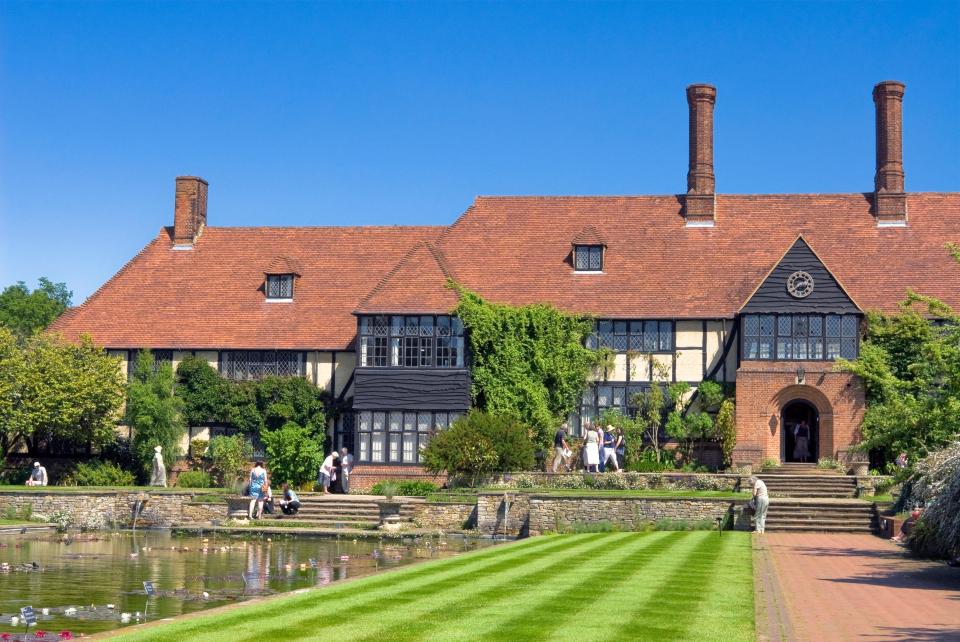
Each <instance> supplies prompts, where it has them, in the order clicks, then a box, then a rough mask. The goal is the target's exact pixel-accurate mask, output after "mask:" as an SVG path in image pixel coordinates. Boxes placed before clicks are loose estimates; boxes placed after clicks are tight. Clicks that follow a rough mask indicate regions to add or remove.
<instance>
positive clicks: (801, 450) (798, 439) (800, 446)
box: [793, 419, 810, 462]
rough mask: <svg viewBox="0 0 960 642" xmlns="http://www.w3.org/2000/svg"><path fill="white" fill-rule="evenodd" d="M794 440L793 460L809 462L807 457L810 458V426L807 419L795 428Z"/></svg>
mask: <svg viewBox="0 0 960 642" xmlns="http://www.w3.org/2000/svg"><path fill="white" fill-rule="evenodd" d="M793 438H794V446H793V458H794V459H799V460H800V461H803V462H805V461H807V457H809V456H810V426H808V425H807V421H806V419H804V420H802V421H801V422H800V423H798V424H797V425H795V426H794V427H793Z"/></svg>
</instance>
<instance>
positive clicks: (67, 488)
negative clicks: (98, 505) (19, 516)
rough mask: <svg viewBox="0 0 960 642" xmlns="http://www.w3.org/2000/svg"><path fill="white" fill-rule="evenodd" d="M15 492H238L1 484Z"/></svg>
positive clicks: (226, 491) (225, 492)
mask: <svg viewBox="0 0 960 642" xmlns="http://www.w3.org/2000/svg"><path fill="white" fill-rule="evenodd" d="M2 491H15V492H17V493H48V492H51V491H55V492H58V493H103V492H111V493H137V492H144V493H197V494H203V495H231V494H235V493H236V491H234V490H233V489H230V488H179V487H176V486H171V487H167V488H161V487H159V486H25V485H23V486H19V485H10V484H0V492H2Z"/></svg>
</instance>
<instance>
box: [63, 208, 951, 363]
mask: <svg viewBox="0 0 960 642" xmlns="http://www.w3.org/2000/svg"><path fill="white" fill-rule="evenodd" d="M871 199H872V195H870V194H797V195H757V196H752V195H751V196H748V195H742V196H738V195H729V196H726V195H719V196H717V199H716V212H717V220H716V226H715V227H712V228H703V227H698V228H687V227H685V226H684V219H683V216H682V210H681V199H680V197H677V196H625V197H480V198H477V199H476V201H475V202H474V204H473V205H471V206H470V208H468V209H467V211H466V212H465V213H464V214H463V215H462V216H461V217H460V218H459V219H458V220H457V221H456V222H455V223H454V224H453V225H451V226H450V227H447V228H437V227H420V228H417V227H394V228H382V227H381V228H376V227H374V228H356V227H352V228H270V227H262V228H218V227H211V228H206V230H205V231H204V233H203V235H202V236H201V237H200V238H199V240H198V241H197V243H196V246H195V248H194V249H193V250H190V251H177V250H172V249H171V246H172V243H171V239H170V232H169V229H166V230H164V231H162V232H161V234H160V235H159V236H158V237H157V238H156V239H154V240H153V241H152V242H151V243H150V244H149V245H147V247H145V248H144V249H143V250H142V251H141V252H140V253H139V254H138V255H137V256H136V257H134V258H133V259H132V260H131V261H130V263H128V264H127V265H126V266H124V268H123V269H122V270H120V272H118V273H117V275H116V276H114V277H113V278H112V279H110V280H109V281H108V282H107V283H106V284H104V286H103V287H102V288H101V289H100V290H98V291H97V293H95V294H94V295H93V296H92V297H90V299H89V300H88V301H87V302H86V303H84V304H83V305H82V306H80V307H79V308H76V309H74V310H71V311H69V312H67V313H66V314H64V315H63V316H62V317H61V318H60V319H58V320H57V322H55V323H54V325H53V326H52V329H53V330H59V331H61V332H63V333H64V334H66V335H67V336H70V337H75V336H77V335H78V334H79V333H81V332H89V333H90V334H91V335H92V336H93V338H94V340H95V341H97V342H98V343H100V344H101V345H104V346H106V347H112V348H125V347H131V348H133V347H143V346H149V347H154V348H178V347H179V348H185V349H187V348H195V349H200V348H208V349H215V348H237V349H239V348H261V349H267V348H277V349H346V348H348V347H349V346H350V343H351V341H352V339H353V337H354V334H355V330H356V319H355V318H354V317H353V316H352V315H351V313H352V312H354V311H357V312H398V313H403V312H443V311H447V310H450V309H451V308H452V307H453V306H454V305H455V303H456V301H455V297H454V295H453V292H451V291H450V290H449V289H447V288H446V287H445V282H446V279H447V277H451V276H452V277H455V278H456V280H457V281H459V282H460V283H462V284H463V285H465V286H466V287H468V288H470V289H472V290H475V291H476V292H478V293H479V294H481V295H482V296H485V297H487V298H489V299H491V300H493V301H497V302H504V303H513V304H523V303H534V302H548V303H552V304H554V305H556V306H558V307H560V308H562V309H564V310H568V311H571V312H582V313H589V314H595V315H597V316H601V317H608V318H701V319H702V318H730V317H732V316H734V315H735V314H736V313H737V311H738V310H739V309H740V307H741V306H742V305H743V304H744V303H745V302H746V301H747V299H748V298H749V296H750V294H751V293H752V292H753V291H754V290H755V289H756V287H757V285H758V284H759V283H760V282H761V281H762V280H763V278H764V277H765V275H767V274H768V273H769V272H770V270H771V268H772V267H773V266H774V265H775V264H776V263H777V261H778V260H779V259H780V258H781V257H782V256H783V254H784V252H786V251H787V249H788V248H790V246H791V245H792V244H793V242H794V241H795V240H796V238H797V236H798V235H800V234H802V235H803V237H804V239H805V240H806V241H807V242H808V243H809V244H810V246H811V247H812V248H814V250H815V251H816V253H817V255H818V256H819V257H820V259H821V260H822V261H823V263H824V265H825V266H826V268H827V269H828V270H830V271H831V273H832V274H833V275H834V276H835V277H836V279H837V280H838V281H839V282H840V283H842V284H843V287H844V289H845V290H846V291H847V293H848V294H849V295H850V296H851V297H853V299H854V300H856V302H857V303H858V304H859V305H860V306H861V307H862V308H864V309H880V310H886V311H894V310H896V308H897V303H898V302H899V301H901V300H902V299H903V297H904V295H905V293H906V291H907V290H908V289H914V290H916V291H919V292H921V293H923V294H926V295H930V296H934V297H938V298H940V299H942V300H944V301H946V302H947V303H949V304H950V305H953V306H955V307H958V308H960V265H957V263H956V262H955V261H953V259H952V258H951V257H950V255H949V253H948V252H947V250H946V249H945V248H944V244H945V243H947V242H948V241H953V242H958V243H960V193H915V194H909V195H908V196H907V203H908V211H909V224H908V226H907V227H905V228H877V226H876V220H875V219H874V217H873V216H872V215H871V213H870V204H871ZM590 226H594V227H596V228H597V230H598V232H597V233H598V235H599V230H602V231H603V234H602V235H601V236H602V238H604V239H605V240H606V245H607V250H606V252H605V253H604V270H603V272H602V273H586V274H584V273H576V274H575V273H574V271H573V268H572V266H571V265H570V263H569V258H570V244H571V239H574V238H577V235H578V234H580V233H581V232H583V231H584V230H585V229H586V228H588V227H590ZM276 257H290V259H291V260H293V261H295V262H296V263H299V264H300V265H301V268H302V269H301V270H300V271H301V273H302V276H301V278H300V279H298V282H297V287H296V295H295V300H294V301H293V302H292V303H266V302H265V300H264V296H263V292H262V285H263V274H264V270H265V269H267V268H268V267H269V266H270V264H271V262H272V261H273V260H274V259H276ZM265 266H266V267H265Z"/></svg>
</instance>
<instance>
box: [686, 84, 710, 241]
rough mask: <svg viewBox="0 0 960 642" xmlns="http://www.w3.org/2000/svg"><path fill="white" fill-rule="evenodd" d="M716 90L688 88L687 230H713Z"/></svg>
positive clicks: (699, 87)
mask: <svg viewBox="0 0 960 642" xmlns="http://www.w3.org/2000/svg"><path fill="white" fill-rule="evenodd" d="M716 100H717V88H716V87H714V86H713V85H704V84H696V85H690V86H689V87H687V105H688V106H689V107H690V169H689V171H688V172H687V196H686V199H685V201H684V217H685V218H686V221H687V227H713V223H714V221H715V220H716V194H715V190H714V182H715V179H714V176H713V105H714V103H715V102H716Z"/></svg>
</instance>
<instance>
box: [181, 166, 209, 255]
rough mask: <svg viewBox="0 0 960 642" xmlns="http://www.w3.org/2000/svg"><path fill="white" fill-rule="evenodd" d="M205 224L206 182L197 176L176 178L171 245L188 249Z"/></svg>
mask: <svg viewBox="0 0 960 642" xmlns="http://www.w3.org/2000/svg"><path fill="white" fill-rule="evenodd" d="M206 224H207V181H205V180H203V179H202V178H200V177H199V176H177V187H176V193H175V196H174V202H173V244H174V247H175V248H180V249H189V248H191V247H193V243H194V241H196V240H197V237H198V236H200V234H201V232H203V227H204V226H205V225H206Z"/></svg>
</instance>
